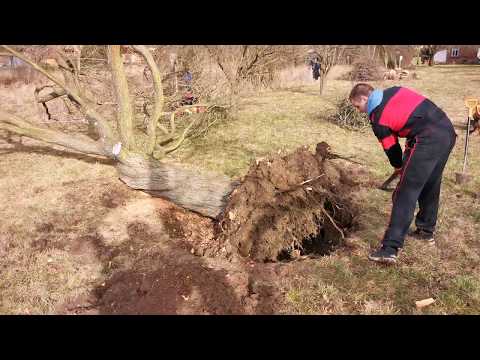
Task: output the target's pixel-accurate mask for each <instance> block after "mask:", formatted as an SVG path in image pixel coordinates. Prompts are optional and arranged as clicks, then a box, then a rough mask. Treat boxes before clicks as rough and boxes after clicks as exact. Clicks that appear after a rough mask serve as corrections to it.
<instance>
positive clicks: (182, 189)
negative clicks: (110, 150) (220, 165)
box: [117, 155, 234, 218]
mask: <svg viewBox="0 0 480 360" xmlns="http://www.w3.org/2000/svg"><path fill="white" fill-rule="evenodd" d="M117 170H118V173H119V177H120V180H122V181H123V182H124V183H125V184H127V185H128V186H129V187H131V188H133V189H137V190H143V191H145V192H147V193H149V194H150V195H152V196H156V197H162V198H165V199H168V200H171V201H172V202H174V203H175V204H177V205H179V206H182V207H184V208H186V209H189V210H192V211H195V212H198V213H200V214H201V215H204V216H208V217H211V218H216V217H217V216H218V215H219V214H220V213H221V212H222V211H223V209H224V208H225V205H226V202H227V197H228V195H229V194H230V193H231V191H232V190H233V188H234V182H232V180H231V179H230V178H228V177H227V176H224V175H219V174H216V173H210V172H203V171H202V172H199V171H198V170H195V169H190V168H186V167H184V166H182V165H179V164H174V163H167V162H162V161H156V160H153V159H149V158H145V157H142V156H140V155H138V156H137V155H131V156H128V157H126V159H123V160H121V161H120V162H119V163H118V165H117Z"/></svg>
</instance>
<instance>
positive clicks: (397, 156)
mask: <svg viewBox="0 0 480 360" xmlns="http://www.w3.org/2000/svg"><path fill="white" fill-rule="evenodd" d="M385 153H386V154H387V156H388V160H389V161H390V165H392V166H393V167H394V168H396V169H399V168H401V167H402V165H403V161H402V157H403V152H402V147H401V146H400V144H399V143H396V144H395V145H393V146H392V147H391V148H390V149H388V150H385Z"/></svg>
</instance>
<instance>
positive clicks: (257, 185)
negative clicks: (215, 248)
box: [219, 142, 356, 261]
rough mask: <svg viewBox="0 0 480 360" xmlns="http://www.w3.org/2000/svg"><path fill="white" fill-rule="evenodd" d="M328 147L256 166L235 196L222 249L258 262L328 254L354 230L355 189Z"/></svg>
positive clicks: (227, 212)
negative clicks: (352, 197) (353, 201)
mask: <svg viewBox="0 0 480 360" xmlns="http://www.w3.org/2000/svg"><path fill="white" fill-rule="evenodd" d="M328 149H329V146H328V144H326V143H324V142H323V143H320V144H318V145H317V147H316V151H315V153H314V154H313V153H311V152H310V151H309V150H308V149H307V148H306V147H302V148H299V149H297V150H296V151H295V152H293V153H291V154H288V155H286V156H283V157H282V156H280V155H274V156H272V157H270V158H269V159H266V160H264V161H261V162H258V163H257V164H254V165H253V166H252V167H251V168H250V170H249V171H248V174H247V175H246V176H245V178H244V179H243V181H242V183H241V185H240V186H238V187H237V188H236V189H235V190H234V191H233V192H232V195H231V197H230V200H229V203H228V206H227V208H226V210H225V213H224V217H223V218H222V219H221V221H220V232H221V233H220V235H219V240H220V241H219V244H225V247H226V248H227V252H232V253H237V252H238V253H239V254H240V255H241V256H243V257H250V258H252V259H254V260H256V261H277V260H282V259H290V258H292V257H295V256H298V255H304V254H307V253H318V254H321V255H324V254H327V253H328V252H329V251H330V250H332V249H333V248H335V247H336V246H338V245H340V244H341V243H342V240H343V238H344V236H345V235H346V232H347V231H348V229H349V228H351V227H352V226H353V225H354V219H355V214H356V210H355V207H354V206H353V204H352V201H351V199H350V195H351V192H352V190H353V189H354V188H355V187H356V184H355V183H354V182H353V181H352V180H351V179H350V178H349V177H348V175H347V173H346V172H345V171H343V170H342V169H341V168H340V167H339V166H338V165H337V164H335V163H334V162H332V161H330V159H332V158H334V155H333V154H331V153H330V152H329V151H328Z"/></svg>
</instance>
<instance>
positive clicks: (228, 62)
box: [206, 45, 281, 94]
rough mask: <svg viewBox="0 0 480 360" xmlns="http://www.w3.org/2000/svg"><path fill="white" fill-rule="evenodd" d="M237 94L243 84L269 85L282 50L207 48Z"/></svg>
mask: <svg viewBox="0 0 480 360" xmlns="http://www.w3.org/2000/svg"><path fill="white" fill-rule="evenodd" d="M206 48H207V50H208V52H209V54H210V56H211V57H212V59H214V61H215V62H216V63H217V65H218V67H219V68H220V69H221V70H222V72H223V74H224V75H225V78H226V79H227V81H228V83H229V85H230V88H231V91H232V92H233V93H234V94H236V93H238V92H239V88H240V86H241V85H242V83H245V82H251V83H254V84H256V85H260V84H268V83H269V82H271V81H272V80H273V69H274V65H275V64H276V63H278V62H279V61H280V59H281V48H280V47H279V46H273V45H233V46H230V45H228V46H206Z"/></svg>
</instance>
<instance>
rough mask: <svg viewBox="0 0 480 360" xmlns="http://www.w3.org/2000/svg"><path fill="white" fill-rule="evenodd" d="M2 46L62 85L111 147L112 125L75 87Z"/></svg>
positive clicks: (6, 46) (105, 143) (107, 145)
mask: <svg viewBox="0 0 480 360" xmlns="http://www.w3.org/2000/svg"><path fill="white" fill-rule="evenodd" d="M2 47H3V48H4V49H5V50H7V51H8V52H9V53H11V54H12V55H14V56H15V57H17V58H19V59H21V60H22V61H24V62H26V63H27V64H29V65H30V66H32V68H34V69H35V70H36V71H38V72H40V73H41V74H43V75H44V76H46V77H47V78H48V79H49V80H51V81H53V82H54V83H55V84H57V85H58V86H60V87H61V88H62V89H63V90H65V92H66V93H67V94H68V95H70V96H71V98H72V99H73V100H74V101H75V102H77V103H78V104H79V105H80V107H81V108H82V111H83V113H84V114H85V116H86V118H87V120H88V121H89V122H90V123H91V124H92V125H94V126H95V129H97V131H98V134H99V135H100V140H101V141H102V142H103V143H104V145H105V148H106V149H107V148H108V147H109V145H110V144H109V143H108V142H109V141H111V140H113V134H112V130H111V128H110V126H109V125H108V123H107V121H106V120H105V119H104V118H103V117H102V116H101V115H100V114H99V113H98V112H97V111H96V110H95V109H94V108H93V107H92V106H91V105H90V104H89V103H88V102H87V101H86V100H84V99H83V98H82V97H81V96H80V95H79V94H78V92H77V91H75V90H74V89H71V88H70V87H69V86H67V85H66V84H64V83H63V81H61V80H60V79H58V78H57V77H56V76H53V75H52V74H50V72H48V71H47V70H45V69H44V68H42V67H41V66H39V65H38V64H36V63H35V62H33V61H31V60H30V59H29V58H27V57H26V56H24V55H22V54H20V53H19V52H17V51H15V50H13V49H12V48H10V47H9V46H8V45H2Z"/></svg>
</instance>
